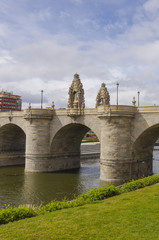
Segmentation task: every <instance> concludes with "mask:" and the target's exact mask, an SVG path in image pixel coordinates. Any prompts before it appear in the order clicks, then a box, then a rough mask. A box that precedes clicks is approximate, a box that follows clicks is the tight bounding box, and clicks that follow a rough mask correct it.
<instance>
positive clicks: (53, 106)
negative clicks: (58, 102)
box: [51, 101, 55, 110]
mask: <svg viewBox="0 0 159 240" xmlns="http://www.w3.org/2000/svg"><path fill="white" fill-rule="evenodd" d="M51 108H52V110H54V109H55V104H54V101H53V102H52V105H51Z"/></svg>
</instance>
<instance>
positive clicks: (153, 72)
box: [0, 0, 159, 107]
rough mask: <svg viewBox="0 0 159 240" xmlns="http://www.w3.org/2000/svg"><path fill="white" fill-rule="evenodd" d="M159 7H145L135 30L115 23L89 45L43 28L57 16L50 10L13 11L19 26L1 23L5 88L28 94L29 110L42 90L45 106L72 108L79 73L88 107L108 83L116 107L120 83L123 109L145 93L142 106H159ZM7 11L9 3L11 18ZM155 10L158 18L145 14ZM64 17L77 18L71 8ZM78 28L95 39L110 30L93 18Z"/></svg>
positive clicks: (1, 77) (134, 18) (25, 96)
mask: <svg viewBox="0 0 159 240" xmlns="http://www.w3.org/2000/svg"><path fill="white" fill-rule="evenodd" d="M72 2H74V3H76V4H81V3H82V2H83V4H84V1H80V0H79V1H78V0H77V1H75V0H72ZM3 3H5V2H4V1H3ZM157 3H158V1H153V0H152V1H147V2H146V3H145V4H144V5H143V6H142V5H140V7H139V8H138V9H136V12H135V14H133V16H132V21H133V22H132V24H131V25H129V24H128V22H127V21H126V19H122V21H121V22H119V23H117V22H115V23H113V21H112V22H111V23H110V24H109V25H107V27H106V33H103V34H106V35H105V37H102V38H101V37H100V38H98V40H97V38H95V37H94V38H90V39H87V41H86V40H85V41H84V40H81V39H80V38H78V36H77V35H75V34H73V33H71V32H67V31H66V32H62V31H59V32H58V34H55V33H54V32H51V30H50V29H51V28H50V27H48V28H47V29H45V28H44V27H42V26H41V24H42V23H43V22H45V21H46V23H47V21H48V20H50V19H52V15H51V14H52V12H51V9H50V8H48V7H46V8H45V9H44V10H36V11H35V10H34V11H31V12H26V11H25V12H23V11H20V13H21V14H19V15H18V14H17V15H15V12H14V11H12V12H11V16H10V18H11V19H12V20H14V23H15V24H14V25H12V24H11V23H10V22H5V21H4V22H3V23H1V24H0V35H1V40H0V44H1V45H2V50H1V51H0V83H1V88H3V89H4V90H8V91H11V90H13V92H14V93H16V94H20V95H22V99H23V101H24V104H23V107H26V106H27V105H28V103H29V102H31V103H32V104H33V106H39V104H40V91H41V90H42V89H43V90H44V104H45V106H48V105H51V102H52V101H55V105H56V107H66V105H67V99H68V89H69V86H70V85H71V82H72V80H73V75H74V73H75V72H78V73H79V74H80V77H81V81H82V83H83V86H84V89H85V99H86V106H87V107H94V106H95V99H96V95H97V93H98V90H99V88H100V86H101V83H102V82H105V83H106V85H107V88H108V90H109V91H110V94H111V104H116V83H117V82H119V83H120V85H119V100H120V102H119V103H120V104H131V101H132V98H133V96H137V91H140V92H141V103H142V104H148V105H150V104H157V102H158V90H159V89H158V88H159V87H158V85H159V77H158V76H159V69H158V62H159V40H158V39H159V29H158V22H159V17H158V14H156V15H155V11H156V9H158V5H157ZM0 4H1V3H0ZM98 5H99V2H98ZM1 6H2V5H1ZM10 8H11V6H10ZM7 11H8V8H7V4H4V5H3V13H6V14H8V13H7ZM10 11H11V10H10ZM152 11H153V13H154V15H153V18H149V17H147V15H145V14H146V13H148V12H152ZM23 13H24V14H23ZM60 13H61V15H60ZM123 15H124V14H123ZM59 18H63V19H65V21H67V20H66V19H67V18H69V21H71V14H70V12H69V11H67V9H61V10H60V12H59ZM58 20H59V19H57V21H58ZM102 20H103V19H102ZM75 24H78V26H79V25H80V26H81V28H82V27H83V26H84V29H88V32H89V31H94V34H97V32H99V31H100V29H104V28H105V24H101V22H100V21H99V19H96V18H95V19H94V20H92V19H91V18H89V16H88V17H86V16H85V18H78V19H77V21H76V23H75ZM5 26H7V27H5ZM108 28H109V29H108ZM117 28H120V29H121V31H120V33H119V32H118V33H117V34H116V35H115V37H114V36H111V35H109V30H111V29H112V30H114V29H117ZM79 32H80V28H79ZM103 32H104V31H103ZM86 34H87V31H86ZM102 36H104V35H102ZM11 40H12V41H11ZM4 46H6V48H4ZM5 49H7V50H5ZM147 96H149V97H147Z"/></svg>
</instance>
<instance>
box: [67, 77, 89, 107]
mask: <svg viewBox="0 0 159 240" xmlns="http://www.w3.org/2000/svg"><path fill="white" fill-rule="evenodd" d="M68 94H69V99H68V108H69V109H84V107H85V103H84V90H83V85H82V83H81V80H80V78H79V75H78V74H77V73H76V74H75V75H74V79H73V81H72V84H71V87H70V88H69V92H68Z"/></svg>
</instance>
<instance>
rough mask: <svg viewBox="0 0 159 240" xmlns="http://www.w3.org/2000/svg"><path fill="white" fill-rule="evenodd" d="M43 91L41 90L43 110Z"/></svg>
mask: <svg viewBox="0 0 159 240" xmlns="http://www.w3.org/2000/svg"><path fill="white" fill-rule="evenodd" d="M43 92H44V91H43V90H41V109H42V108H43Z"/></svg>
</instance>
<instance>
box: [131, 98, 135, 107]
mask: <svg viewBox="0 0 159 240" xmlns="http://www.w3.org/2000/svg"><path fill="white" fill-rule="evenodd" d="M132 104H133V106H134V107H135V106H136V100H135V97H133V101H132Z"/></svg>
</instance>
